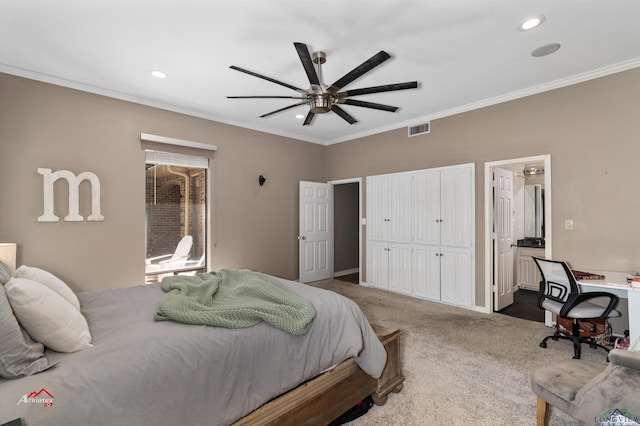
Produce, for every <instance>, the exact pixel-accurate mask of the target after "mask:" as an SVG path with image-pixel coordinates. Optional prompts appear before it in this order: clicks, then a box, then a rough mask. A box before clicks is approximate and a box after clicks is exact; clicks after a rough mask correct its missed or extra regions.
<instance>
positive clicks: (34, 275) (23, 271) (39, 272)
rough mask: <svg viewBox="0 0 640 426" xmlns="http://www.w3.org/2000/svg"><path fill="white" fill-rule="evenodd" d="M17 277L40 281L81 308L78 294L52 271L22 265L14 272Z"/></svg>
mask: <svg viewBox="0 0 640 426" xmlns="http://www.w3.org/2000/svg"><path fill="white" fill-rule="evenodd" d="M13 276H14V277H16V278H26V279H28V280H31V281H36V282H39V283H40V284H43V285H45V286H47V287H49V288H50V289H51V290H53V291H55V292H56V293H58V294H59V295H60V296H62V297H64V298H65V300H66V301H67V302H69V303H71V304H72V305H73V306H75V307H76V309H77V310H80V301H79V300H78V296H76V294H75V293H74V292H73V290H71V289H70V288H69V286H68V285H66V284H65V283H64V281H62V280H61V279H60V278H58V277H56V276H55V275H53V274H52V273H51V272H47V271H45V270H44V269H40V268H34V267H33V266H26V265H22V266H21V267H19V268H18V269H16V271H15V272H14V273H13Z"/></svg>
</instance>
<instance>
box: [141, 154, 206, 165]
mask: <svg viewBox="0 0 640 426" xmlns="http://www.w3.org/2000/svg"><path fill="white" fill-rule="evenodd" d="M145 156H146V163H147V164H166V165H169V166H182V167H194V168H198V169H208V168H209V159H208V158H206V157H197V156H195V155H185V154H176V153H174V152H164V151H153V150H146V151H145Z"/></svg>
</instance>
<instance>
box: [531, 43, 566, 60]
mask: <svg viewBox="0 0 640 426" xmlns="http://www.w3.org/2000/svg"><path fill="white" fill-rule="evenodd" d="M558 49H560V43H550V44H545V45H544V46H540V47H538V48H537V49H536V50H534V51H533V52H531V56H533V57H536V58H540V57H542V56H547V55H551V54H552V53H555V52H557V51H558Z"/></svg>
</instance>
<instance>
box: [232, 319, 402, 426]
mask: <svg viewBox="0 0 640 426" xmlns="http://www.w3.org/2000/svg"><path fill="white" fill-rule="evenodd" d="M373 329H374V330H375V332H376V334H377V335H378V338H379V339H380V341H381V342H382V344H383V345H384V347H385V349H386V350H387V364H386V365H385V368H384V371H383V373H382V375H381V376H380V378H379V379H374V378H372V377H371V376H369V375H367V374H366V373H365V372H364V371H362V370H361V369H360V367H358V365H357V364H356V363H355V361H354V360H353V359H349V360H346V361H344V362H342V363H340V364H338V365H337V366H336V367H335V368H333V369H331V370H329V371H327V372H325V373H323V374H321V375H319V376H318V377H316V378H314V379H312V380H310V381H308V382H306V383H304V384H302V385H300V386H298V387H297V388H295V389H293V390H291V391H289V392H287V393H285V394H283V395H281V396H279V397H278V398H276V399H274V400H272V401H270V402H268V403H266V404H265V405H263V406H262V407H260V408H258V409H257V410H255V411H254V412H252V413H251V414H248V415H247V416H245V417H243V418H242V419H240V420H238V421H237V422H236V423H234V426H249V425H251V426H255V425H292V426H293V425H296V426H297V425H323V424H324V425H326V424H328V423H329V422H331V421H332V420H334V419H336V418H337V417H338V416H340V415H341V414H342V413H344V412H346V411H347V410H349V409H350V408H351V407H353V406H354V405H356V404H357V403H358V402H360V401H362V400H363V399H364V398H366V397H367V396H369V395H371V396H372V397H373V400H374V402H375V403H376V404H378V405H381V404H384V403H385V402H386V400H387V395H388V394H389V392H392V391H393V392H399V391H400V390H401V389H402V386H403V382H404V377H403V376H402V370H401V362H400V335H401V332H400V330H398V329H396V328H389V327H381V326H377V325H373Z"/></svg>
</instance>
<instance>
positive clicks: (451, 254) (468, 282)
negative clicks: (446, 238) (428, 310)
mask: <svg viewBox="0 0 640 426" xmlns="http://www.w3.org/2000/svg"><path fill="white" fill-rule="evenodd" d="M440 260H441V264H440V268H441V269H440V274H441V286H440V291H441V299H440V300H442V301H443V302H445V303H449V304H452V305H457V306H466V307H468V306H471V305H472V300H471V298H472V295H473V289H472V287H471V286H472V284H473V280H472V277H471V273H472V269H473V257H472V254H471V249H460V248H454V247H442V256H440Z"/></svg>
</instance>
